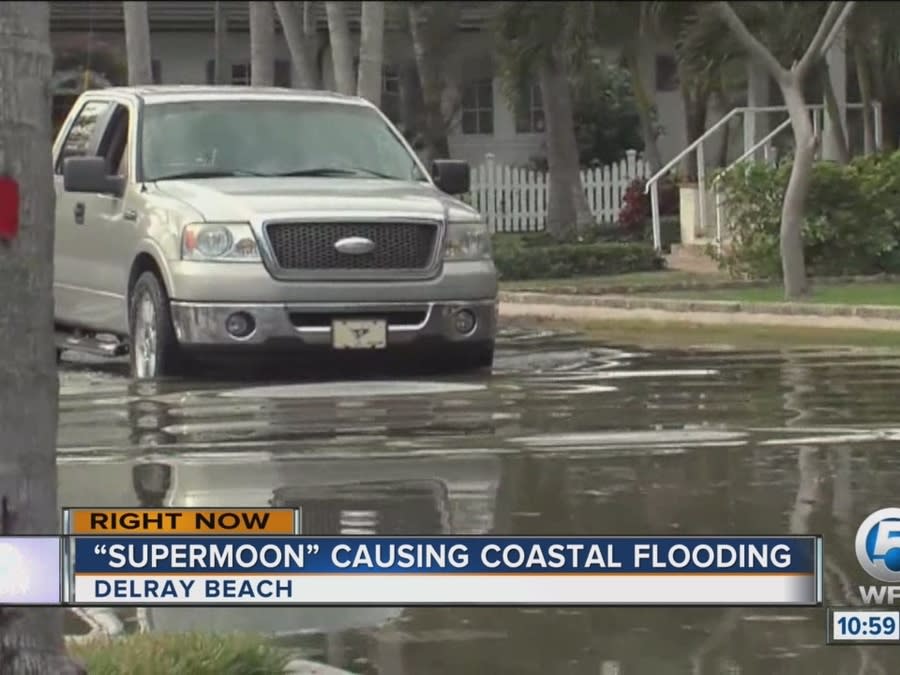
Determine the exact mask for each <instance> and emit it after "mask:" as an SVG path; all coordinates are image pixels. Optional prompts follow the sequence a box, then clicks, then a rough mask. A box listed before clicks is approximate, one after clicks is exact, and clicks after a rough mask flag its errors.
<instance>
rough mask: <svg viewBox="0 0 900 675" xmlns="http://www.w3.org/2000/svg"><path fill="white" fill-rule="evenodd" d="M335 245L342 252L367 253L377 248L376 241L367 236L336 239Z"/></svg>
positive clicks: (352, 253)
mask: <svg viewBox="0 0 900 675" xmlns="http://www.w3.org/2000/svg"><path fill="white" fill-rule="evenodd" d="M334 247H335V248H336V249H337V250H338V251H340V252H341V253H347V254H349V255H365V254H366V253H371V252H372V251H374V250H375V242H374V241H372V240H371V239H366V238H365V237H345V238H344V239H339V240H338V241H336V242H335V243H334Z"/></svg>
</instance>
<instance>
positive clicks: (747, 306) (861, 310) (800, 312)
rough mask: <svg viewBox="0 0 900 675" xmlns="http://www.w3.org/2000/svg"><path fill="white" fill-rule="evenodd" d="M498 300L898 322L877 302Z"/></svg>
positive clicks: (549, 296) (899, 315)
mask: <svg viewBox="0 0 900 675" xmlns="http://www.w3.org/2000/svg"><path fill="white" fill-rule="evenodd" d="M499 299H500V302H501V303H509V304H527V305H561V306H566V307H607V308H610V309H652V310H658V311H664V312H670V313H674V314H684V313H685V312H716V313H721V314H768V315H776V316H796V317H854V318H861V319H886V320H890V321H896V322H898V323H900V307H885V306H880V305H823V304H812V303H792V302H778V303H775V302H744V303H742V302H734V301H720V300H679V299H674V298H673V299H669V298H635V297H632V296H623V295H566V294H558V293H557V294H554V293H520V292H508V291H501V292H500V294H499Z"/></svg>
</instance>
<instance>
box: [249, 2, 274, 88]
mask: <svg viewBox="0 0 900 675" xmlns="http://www.w3.org/2000/svg"><path fill="white" fill-rule="evenodd" d="M249 5H250V84H252V85H253V86H254V87H271V86H272V85H273V84H275V51H274V49H275V15H274V13H273V12H272V3H271V2H268V1H264V0H250V3H249Z"/></svg>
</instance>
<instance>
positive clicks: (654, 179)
mask: <svg viewBox="0 0 900 675" xmlns="http://www.w3.org/2000/svg"><path fill="white" fill-rule="evenodd" d="M871 105H872V109H873V111H872V112H873V117H874V120H873V122H874V127H875V149H876V151H877V150H880V149H881V145H882V143H881V141H882V138H881V136H882V133H881V132H882V130H881V113H882V111H881V102H880V101H872V103H871ZM805 107H806V110H808V111H810V112H813V113H814V119H816V117H815V113H816V112H819V111H825V105H824V104H823V103H811V104H807V105H806V106H805ZM843 107H844V109H846V110H857V109H862V108H863V104H862V103H846V104H844V106H843ZM787 111H788V109H787V106H783V105H782V106H741V107H737V108H732V109H731V110H730V111H729V112H728V113H727V114H726V115H725V116H724V117H722V118H721V119H719V120H718V121H717V122H716V123H715V124H714V125H713V126H711V127H710V128H709V129H707V130H706V131H704V132H703V134H701V135H700V137H699V138H697V139H696V140H694V141H693V142H692V143H691V144H690V145H688V146H687V147H686V148H684V150H682V151H681V152H679V153H678V154H677V155H675V157H673V158H672V159H670V160H669V161H668V162H667V163H666V164H665V166H663V167H662V168H661V169H659V170H658V171H657V172H656V173H655V174H653V175H652V176H651V177H650V178H648V179H647V182H646V183H645V185H644V194H647V193H648V192H649V193H650V204H651V217H652V221H653V245H654V248H655V249H656V250H657V251H659V250H660V249H661V242H660V239H661V237H660V221H659V219H660V216H659V180H660V179H661V178H662V177H663V176H665V175H666V174H668V173H669V171H671V170H672V167H674V166H675V165H676V164H678V162H680V161H681V160H682V159H684V158H685V157H686V156H687V155H688V154H689V153H691V152H694V151H696V152H697V174H698V175H697V179H698V180H697V183H698V188H699V191H700V203H699V204H698V206H699V209H700V221H701V225H703V226H704V227H705V223H706V194H705V182H706V181H705V168H706V167H705V162H704V161H703V142H704V141H706V140H707V139H708V138H709V137H710V136H711V135H713V134H714V133H716V132H717V131H719V130H720V129H721V128H722V127H723V126H724V125H726V124H728V122H730V121H731V120H732V119H733V118H734V117H736V116H738V115H743V114H745V113H765V112H787ZM789 124H790V119H787V120H785V121H784V122H782V123H781V124H780V125H778V127H777V128H776V129H775V131H773V132H770V133H769V134H768V135H767V136H766V138H765V139H763V141H760V142H759V143H757V144H756V145H754V147H753V148H752V149H751V150H748V151H747V152H745V153H744V154H743V155H742V156H741V158H740V159H739V160H737V161H735V162H733V163H732V164H731V166H729V167H728V168H732V167H733V166H734V165H735V164H737V163H738V162H739V161H743V160H744V159H746V158H747V157H748V156H749V155H751V154H752V153H753V152H755V151H756V150H758V149H759V148H760V147H762V146H763V145H764V144H765V143H766V142H768V141H769V140H771V138H772V137H773V136H774V135H775V134H776V133H780V132H781V131H783V130H784V129H785V128H786V127H787V126H788V125H789ZM716 211H717V213H716V216H717V219H718V215H719V214H718V208H717V209H716ZM717 229H718V227H717Z"/></svg>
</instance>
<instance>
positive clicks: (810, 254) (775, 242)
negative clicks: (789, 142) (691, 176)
mask: <svg viewBox="0 0 900 675" xmlns="http://www.w3.org/2000/svg"><path fill="white" fill-rule="evenodd" d="M790 172H791V165H790V164H786V165H782V166H780V167H777V168H775V167H770V166H768V165H765V164H762V163H754V164H746V165H739V166H738V167H735V168H734V169H732V170H731V171H729V172H727V173H724V174H722V176H721V189H722V195H723V201H724V207H725V212H726V213H727V220H728V223H729V226H730V228H731V229H730V234H731V243H730V246H729V247H728V251H727V252H726V253H725V254H724V255H723V256H722V258H721V261H720V262H721V264H722V266H723V267H725V268H726V269H728V270H729V272H731V273H732V274H733V275H735V276H749V277H751V278H779V277H780V276H781V256H780V250H779V231H780V226H781V207H782V201H783V198H784V192H785V189H786V187H787V182H788V178H789V177H790ZM803 243H804V252H805V256H806V263H807V268H808V271H809V272H810V273H811V274H813V275H826V276H839V275H854V274H873V273H878V272H898V271H900V152H895V153H893V154H890V155H880V156H872V157H860V158H857V159H855V160H853V161H852V162H851V163H850V164H849V165H847V166H841V165H838V164H836V163H833V162H817V163H816V164H815V165H814V167H813V174H812V179H811V181H810V188H809V194H808V196H807V199H806V209H805V215H804V219H803Z"/></svg>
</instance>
